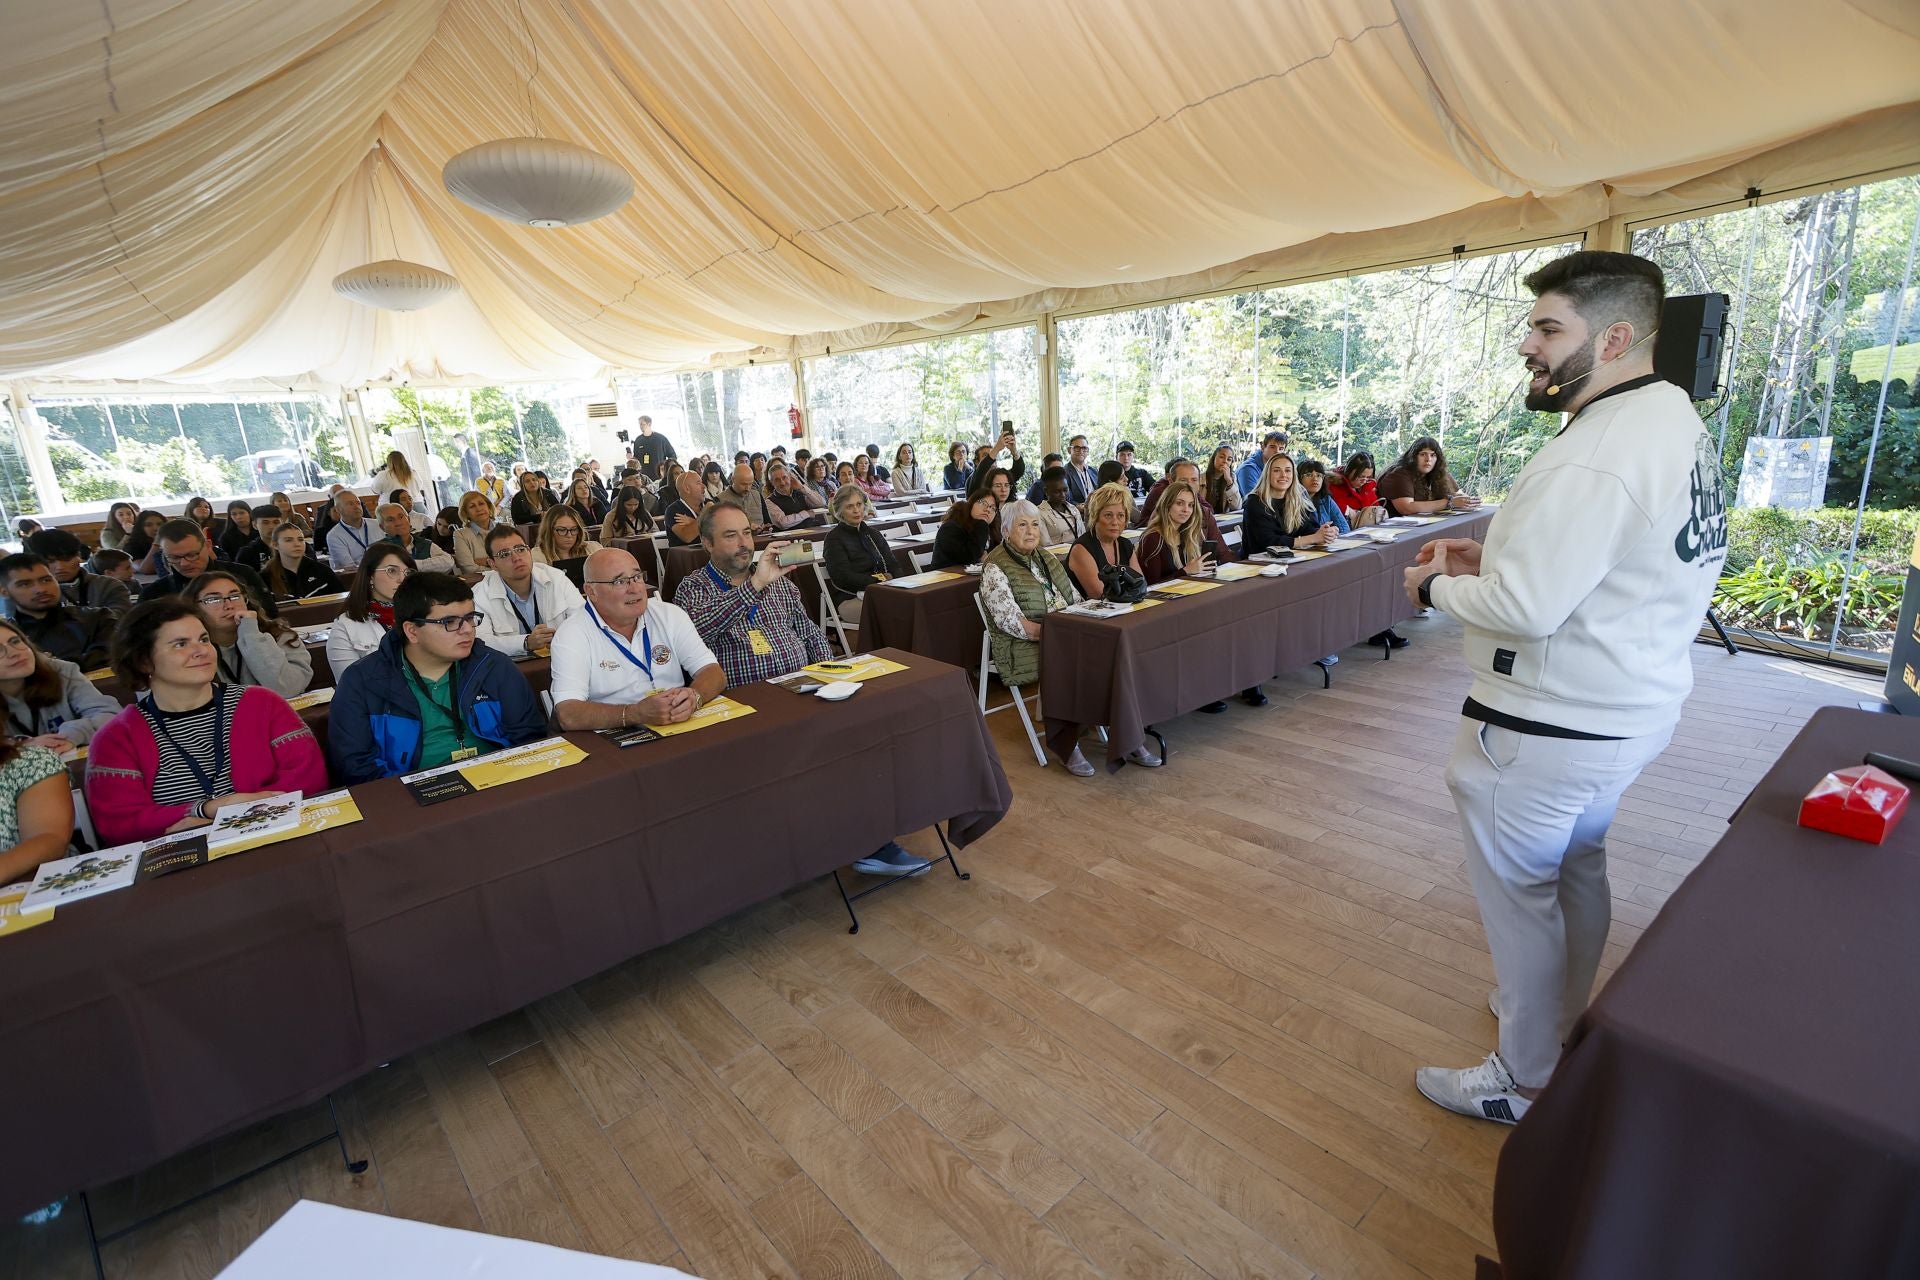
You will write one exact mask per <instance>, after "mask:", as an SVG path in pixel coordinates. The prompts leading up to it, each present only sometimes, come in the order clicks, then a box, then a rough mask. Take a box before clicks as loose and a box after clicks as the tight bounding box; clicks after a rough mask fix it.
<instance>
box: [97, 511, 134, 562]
mask: <svg viewBox="0 0 1920 1280" xmlns="http://www.w3.org/2000/svg"><path fill="white" fill-rule="evenodd" d="M139 516H140V508H138V507H136V506H134V505H133V504H132V503H131V502H116V503H114V504H113V505H112V506H111V507H108V508H107V522H106V523H105V524H103V525H101V526H100V545H101V546H102V547H103V548H105V549H107V550H109V551H118V550H120V549H121V544H122V543H124V542H125V541H126V540H127V539H128V538H131V537H132V536H133V532H134V529H135V528H136V527H137V521H138V519H139Z"/></svg>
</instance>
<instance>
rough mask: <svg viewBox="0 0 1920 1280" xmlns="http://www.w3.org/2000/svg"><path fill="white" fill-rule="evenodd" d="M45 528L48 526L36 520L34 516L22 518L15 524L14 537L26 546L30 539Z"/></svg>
mask: <svg viewBox="0 0 1920 1280" xmlns="http://www.w3.org/2000/svg"><path fill="white" fill-rule="evenodd" d="M44 528H46V526H45V525H43V524H41V523H40V522H39V521H38V520H35V519H34V518H33V517H32V516H21V517H20V518H19V519H18V520H15V521H14V522H13V536H14V537H16V538H18V539H19V540H20V542H21V544H22V545H23V546H24V545H25V544H26V541H27V539H28V538H31V537H32V536H33V535H34V534H36V533H39V532H40V531H41V530H42V529H44Z"/></svg>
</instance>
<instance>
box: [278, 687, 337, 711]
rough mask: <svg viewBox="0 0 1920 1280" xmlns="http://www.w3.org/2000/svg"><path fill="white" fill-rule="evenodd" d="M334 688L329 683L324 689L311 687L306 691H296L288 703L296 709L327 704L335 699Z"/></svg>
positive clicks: (301, 709) (300, 709) (303, 709)
mask: <svg viewBox="0 0 1920 1280" xmlns="http://www.w3.org/2000/svg"><path fill="white" fill-rule="evenodd" d="M333 693H334V689H333V686H332V685H328V686H327V687H326V688H324V689H309V690H307V691H306V692H305V693H296V694H294V695H293V696H292V697H291V698H288V699H287V705H288V706H290V707H292V708H293V709H294V710H295V711H305V710H306V709H307V708H308V707H320V706H325V705H326V704H327V703H329V702H332V701H333Z"/></svg>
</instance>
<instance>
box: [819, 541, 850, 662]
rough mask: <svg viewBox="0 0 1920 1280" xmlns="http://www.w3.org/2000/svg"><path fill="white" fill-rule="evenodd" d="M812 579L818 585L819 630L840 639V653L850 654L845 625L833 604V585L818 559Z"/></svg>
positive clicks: (837, 608) (838, 608) (838, 607)
mask: <svg viewBox="0 0 1920 1280" xmlns="http://www.w3.org/2000/svg"><path fill="white" fill-rule="evenodd" d="M813 578H814V581H815V582H818V583H819V584H820V629H821V630H822V631H826V632H828V633H829V634H837V635H838V636H839V637H840V652H841V653H843V654H851V653H852V652H853V646H852V645H851V644H849V643H847V624H846V622H845V621H844V620H843V619H842V618H841V617H840V606H839V605H837V604H835V603H834V599H833V583H832V581H831V580H830V579H829V578H828V577H827V568H826V566H825V565H824V564H822V563H821V562H820V561H819V559H818V558H816V559H815V560H814V562H813Z"/></svg>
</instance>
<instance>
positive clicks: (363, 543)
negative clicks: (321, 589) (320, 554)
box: [326, 493, 380, 570]
mask: <svg viewBox="0 0 1920 1280" xmlns="http://www.w3.org/2000/svg"><path fill="white" fill-rule="evenodd" d="M379 540H380V531H379V530H378V529H377V528H375V527H374V524H373V521H371V520H369V519H367V511H366V508H365V507H363V506H361V505H360V499H359V497H358V496H357V495H355V494H351V493H343V494H341V495H340V496H339V497H337V498H335V499H334V500H333V524H332V525H330V526H329V527H328V529H327V541H326V548H327V563H328V564H329V565H331V566H332V567H333V568H334V569H336V570H339V569H346V568H349V567H351V566H353V565H356V564H359V563H360V557H361V556H363V555H365V554H367V548H368V547H370V546H372V545H373V544H374V543H375V542H378V541H379Z"/></svg>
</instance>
